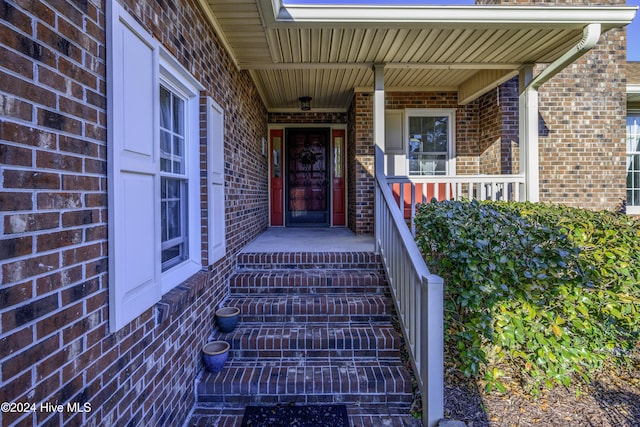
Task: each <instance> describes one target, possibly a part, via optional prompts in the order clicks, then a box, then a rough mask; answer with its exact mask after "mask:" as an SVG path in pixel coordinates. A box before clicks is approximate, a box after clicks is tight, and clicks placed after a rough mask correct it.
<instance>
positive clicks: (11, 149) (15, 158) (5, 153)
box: [0, 143, 33, 166]
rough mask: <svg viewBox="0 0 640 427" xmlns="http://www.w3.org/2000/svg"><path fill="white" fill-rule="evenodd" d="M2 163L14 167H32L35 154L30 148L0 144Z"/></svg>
mask: <svg viewBox="0 0 640 427" xmlns="http://www.w3.org/2000/svg"><path fill="white" fill-rule="evenodd" d="M0 163H2V164H4V165H14V166H31V165H32V163H33V154H32V151H31V150H30V149H28V148H23V147H18V146H14V145H8V144H2V143H0Z"/></svg>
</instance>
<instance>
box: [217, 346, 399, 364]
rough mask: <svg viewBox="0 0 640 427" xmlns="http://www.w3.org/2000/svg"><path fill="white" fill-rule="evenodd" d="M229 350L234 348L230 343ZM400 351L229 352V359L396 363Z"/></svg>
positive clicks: (286, 350) (303, 350) (292, 350)
mask: <svg viewBox="0 0 640 427" xmlns="http://www.w3.org/2000/svg"><path fill="white" fill-rule="evenodd" d="M231 348H235V347H234V344H233V343H231ZM400 356H401V354H400V350H393V349H390V350H375V349H373V350H367V349H342V350H341V349H326V350H307V349H298V350H296V349H285V350H242V349H238V350H231V351H230V352H229V359H233V360H235V361H242V360H243V359H244V360H256V359H278V358H287V359H296V358H305V359H318V360H319V359H323V358H324V359H326V358H328V357H330V358H352V357H357V358H360V359H378V360H380V359H384V360H387V361H389V362H397V361H399V360H400Z"/></svg>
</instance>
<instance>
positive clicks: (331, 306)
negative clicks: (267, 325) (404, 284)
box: [225, 295, 392, 323]
mask: <svg viewBox="0 0 640 427" xmlns="http://www.w3.org/2000/svg"><path fill="white" fill-rule="evenodd" d="M225 305H227V306H229V307H239V308H240V310H241V313H242V316H241V318H240V321H242V322H294V323H306V322H359V323H361V322H389V321H390V320H391V315H392V302H391V301H390V300H389V299H388V298H386V297H385V296H383V295H370V296H367V295H338V296H336V295H313V296H310V295H300V296H299V295H284V296H274V297H272V296H267V297H253V298H246V297H236V296H233V297H231V298H229V299H228V300H227V303H226V304H225Z"/></svg>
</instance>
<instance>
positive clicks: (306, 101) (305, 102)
mask: <svg viewBox="0 0 640 427" xmlns="http://www.w3.org/2000/svg"><path fill="white" fill-rule="evenodd" d="M298 101H300V109H301V110H302V111H309V110H311V97H310V96H301V97H300V98H298Z"/></svg>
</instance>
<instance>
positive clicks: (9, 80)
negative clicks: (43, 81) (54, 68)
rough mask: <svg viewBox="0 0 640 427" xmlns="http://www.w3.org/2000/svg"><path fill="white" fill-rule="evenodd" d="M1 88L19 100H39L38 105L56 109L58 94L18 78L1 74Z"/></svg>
mask: <svg viewBox="0 0 640 427" xmlns="http://www.w3.org/2000/svg"><path fill="white" fill-rule="evenodd" d="M0 87H2V88H3V90H4V91H5V92H6V93H8V94H9V95H13V96H15V97H17V98H22V99H32V100H34V101H35V100H37V103H38V104H40V105H44V106H46V107H49V108H56V94H55V93H53V92H51V91H49V90H47V89H46V88H44V87H42V86H39V85H37V84H33V83H31V82H29V81H27V80H23V79H20V78H18V77H16V76H12V75H10V74H6V73H3V72H0Z"/></svg>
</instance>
